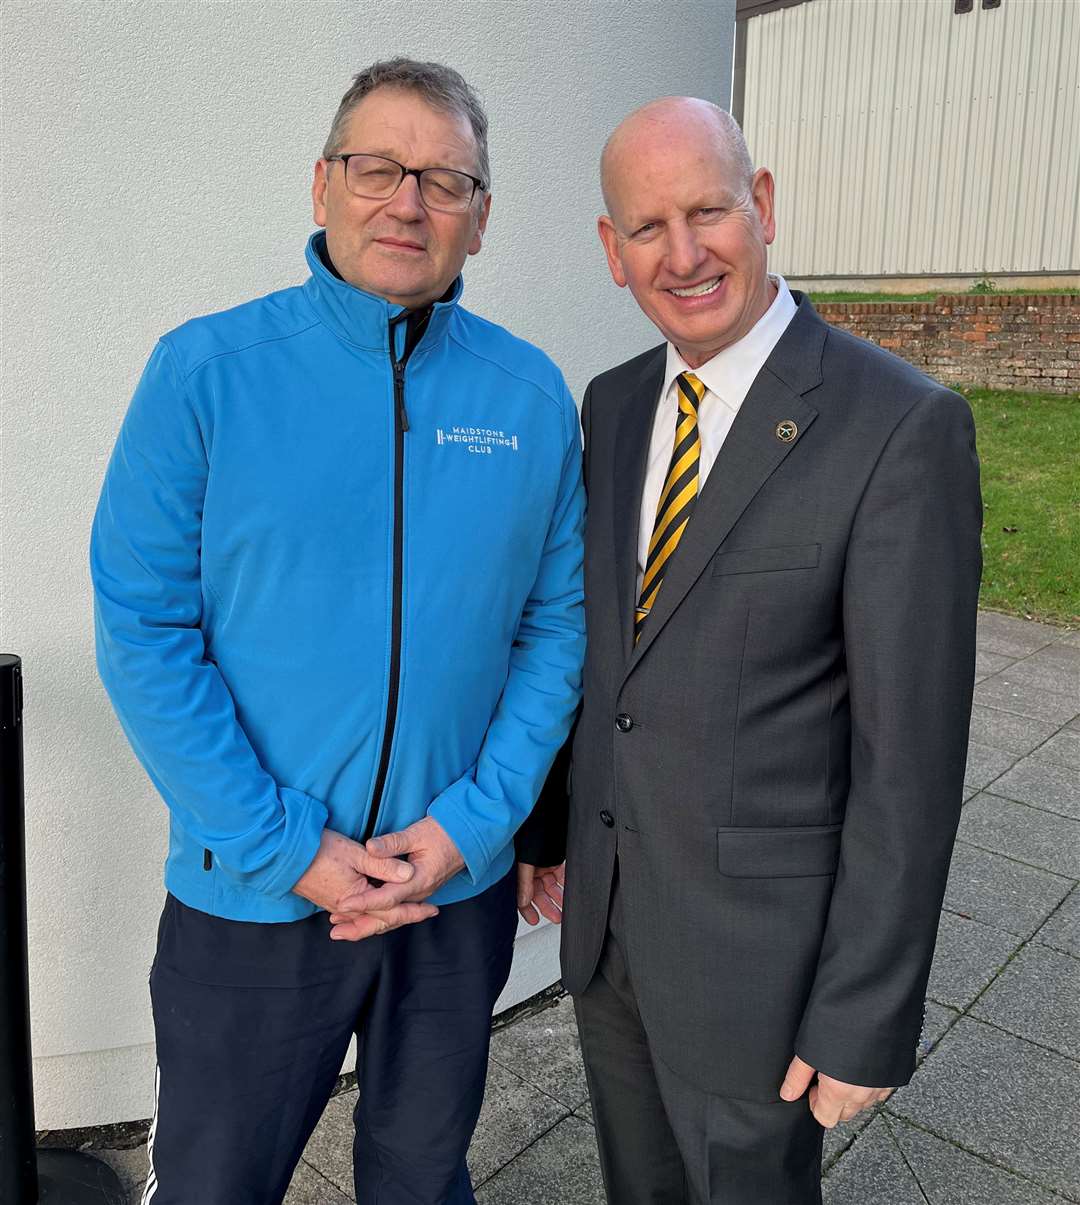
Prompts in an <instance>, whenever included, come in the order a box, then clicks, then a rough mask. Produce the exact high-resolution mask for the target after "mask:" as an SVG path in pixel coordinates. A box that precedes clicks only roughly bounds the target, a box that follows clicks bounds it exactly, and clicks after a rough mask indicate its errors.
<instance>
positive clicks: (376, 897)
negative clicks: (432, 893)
mask: <svg viewBox="0 0 1080 1205" xmlns="http://www.w3.org/2000/svg"><path fill="white" fill-rule="evenodd" d="M420 894H422V893H421V892H420V891H419V887H418V884H416V883H384V884H383V885H382V886H381V887H365V888H364V889H363V890H362V891H350V892H349V894H348V895H344V896H342V897H341V899H340V900H338V902H337V906H336V907H335V908H334V911H335V912H385V911H386V910H387V909H389V908H396V907H397V906H398V905H399V904H404V903H407V902H409V901H413V900H416V898H417V896H418V895H420Z"/></svg>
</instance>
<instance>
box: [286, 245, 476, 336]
mask: <svg viewBox="0 0 1080 1205" xmlns="http://www.w3.org/2000/svg"><path fill="white" fill-rule="evenodd" d="M305 254H306V258H307V264H308V268H310V270H311V275H310V276H309V277H308V279H307V280H306V281H305V282H304V286H303V287H304V292H305V294H306V295H307V298H308V301H309V302H310V303H311V306H312V308H313V309H314V310H315V313H316V315H317V316H318V317H319V319H320V320H321V321H322V322H323V323H325V324H326V325H327V326H328V327H329V328H330V329H331V330H332V331H333V332H334V334H335V335H337V336H338V338H339V339H344V340H345V342H346V343H352V344H355V345H356V346H357V347H364V348H368V349H370V350H374V351H386V350H387V348H388V346H389V340H390V330H389V328H390V323H391V322H392V321H393V320H394V319H395V318H397V317H398V315H399V314H403V313H404V312H405V307H404V306H401V305H395V304H394V303H393V302H390V301H387V300H386V299H385V298H384V297H378V296H376V295H375V294H374V293H365V292H364V291H363V290H362V289H358V288H356V287H355V286H354V285H351V284H349V283H348V282H347V281H345V280H342V279H341V277H340V276H338V275H337V274H336V273H335V272H334V271H333V270H332V269H331V268H330V267H329V266H328V265H329V263H330V258H329V256H328V255H327V252H326V232H325V231H324V230H316V231H315V233H314V234H313V235H312V236H311V238H309V239H308V243H307V251H306V253H305ZM463 289H464V285H463V284H462V280H461V277H460V276H459V277H458V278H457V279H456V280H455V281H454V283H453V284H452V285H451V286H450V288H449V289H447V291H446V292H445V293H444V294H443V296H442V297H441V298H440V299H439V300H438V301H436V302H435V304H434V305H433V306H432V307H431V318H430V320H429V321H428V325H427V330H426V331H425V332H424V337H423V342H422V343H421V345H420V346H419V347H418V348H417V354H418V355H419V354H420V353H421V352H422V351H424V350H426V349H427V348H428V347H431V346H433V345H434V344H435V342H436V341H438V340H439V339H441V338H442V337H443V335H444V334H445V333H446V328H447V326H448V325H449V323H450V319H451V318H452V317H453V314H454V311H455V310H456V309H457V304H458V302H459V301H460V299H461V294H462V290H463Z"/></svg>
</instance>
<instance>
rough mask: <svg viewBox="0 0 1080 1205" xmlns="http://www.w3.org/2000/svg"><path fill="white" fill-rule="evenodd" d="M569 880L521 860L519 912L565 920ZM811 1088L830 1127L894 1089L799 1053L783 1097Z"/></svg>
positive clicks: (814, 1107) (821, 1119)
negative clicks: (819, 1065) (850, 1078)
mask: <svg viewBox="0 0 1080 1205" xmlns="http://www.w3.org/2000/svg"><path fill="white" fill-rule="evenodd" d="M565 880H566V867H565V865H563V866H544V867H541V866H527V865H525V864H524V863H521V862H519V863H518V911H519V912H520V913H521V915H522V917H523V918H524V919H525V920H526V921H527V922H528V923H529V924H530V925H535V924H537V923H538V922H539V920H540V917H541V916H545V917H547V919H548V920H550V921H552V922H554V923H555V924H559V922H560V921H561V920H562V902H563V883H564V882H565ZM815 1076H816V1079H815ZM807 1089H809V1090H810V1098H809V1100H810V1111H811V1112H812V1113H813V1115H814V1116H815V1117H816V1118H817V1120H818V1123H819V1124H820V1125H822V1126H824V1127H825V1129H827V1130H831V1129H832V1128H833V1126H835V1125H837V1124H839V1123H840V1122H842V1121H850V1120H851V1119H852V1118H853V1117H854V1116H855V1115H856V1114H857V1113H861V1112H862V1111H863V1109H869V1108H871V1107H872V1106H873V1105H876V1104H877V1103H878V1102H879V1101H883V1100H887V1099H888V1097H889V1096H890V1095H891V1094H892V1091H893V1089H892V1088H864V1087H862V1086H861V1085H859V1084H846V1083H844V1081H843V1080H838V1079H833V1077H832V1076H831V1075H826V1074H825V1073H824V1072H822V1071H818V1070H817V1069H816V1068H814V1067H811V1066H810V1064H809V1063H804V1062H803V1060H802V1059H801V1058H799V1056H798V1055H796V1056H795V1057H794V1058H793V1059H792V1060H791V1062H790V1064H789V1065H788V1069H787V1073H786V1074H785V1076H784V1082H783V1084H782V1085H781V1087H780V1097H781V1099H782V1100H788V1101H792V1100H798V1099H799V1097H800V1096H802V1095H803V1094H804V1093H805V1092H806V1091H807Z"/></svg>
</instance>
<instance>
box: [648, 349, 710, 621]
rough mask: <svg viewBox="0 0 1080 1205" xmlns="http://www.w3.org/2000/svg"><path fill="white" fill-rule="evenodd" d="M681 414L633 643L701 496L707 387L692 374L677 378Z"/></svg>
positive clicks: (658, 511)
mask: <svg viewBox="0 0 1080 1205" xmlns="http://www.w3.org/2000/svg"><path fill="white" fill-rule="evenodd" d="M675 383H676V385H677V386H678V393H679V414H678V421H677V424H676V427H675V447H674V448H673V449H672V451H671V465H670V466H669V468H668V471H667V478H666V479H665V481H664V488H663V490H662V491H661V493H660V501H659V502H658V503H657V506H656V522H655V523H654V524H653V532H652V539H651V540H650V541H649V555H648V557H647V558H646V561H645V576H644V577H643V578H642V579H641V597H640V598H639V599H638V605H637V610H636V611H635V612H634V643H635V644H637V642H638V640H640V639H641V628H642V625H643V624H644V623H645V619H646V617H647V616H648V614H649V612H650V611H651V610H652V608H653V606H654V604H655V603H656V597H657V595H658V594H659V593H660V586H661V585H662V584H663V581H664V569H665V567H666V566H667V563H668V561H670V560H671V557H672V554H673V553H674V551H675V549H676V548H677V547H678V545H679V541H680V540H681V539H682V534H683V532H684V531H685V530H686V525H687V523H689V522H690V516H691V514H693V511H694V503H695V502H696V501H697V495H698V470H699V466H700V464H701V436H700V435H699V433H698V407H699V406H700V405H701V399H702V398H703V397H704V396H705V386H704V385H703V384H702V383H701V382H700V381H699V380H698V379H697V377H696V376H694V374H693V373H692V372H684V373H682V374H680V375H679V377H678V378H677V379H676V382H675Z"/></svg>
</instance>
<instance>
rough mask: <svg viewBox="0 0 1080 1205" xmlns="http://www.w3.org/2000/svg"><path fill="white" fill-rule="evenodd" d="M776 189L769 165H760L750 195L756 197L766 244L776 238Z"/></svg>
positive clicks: (755, 203)
mask: <svg viewBox="0 0 1080 1205" xmlns="http://www.w3.org/2000/svg"><path fill="white" fill-rule="evenodd" d="M775 189H776V182H775V181H774V180H773V175H772V172H771V171H769V169H768V168H767V167H759V168H758V169H757V171H756V172H754V179H753V182H752V184H751V185H750V195H751V196H752V197H753V199H754V208H755V209H756V210H757V215H758V218H759V220H760V221H761V229H762V233H763V234H764V236H765V244H766V246H768V244H769V243H771V242H772V241H773V239H774V238H776V209H775V207H774V204H773V202H774V193H775Z"/></svg>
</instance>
